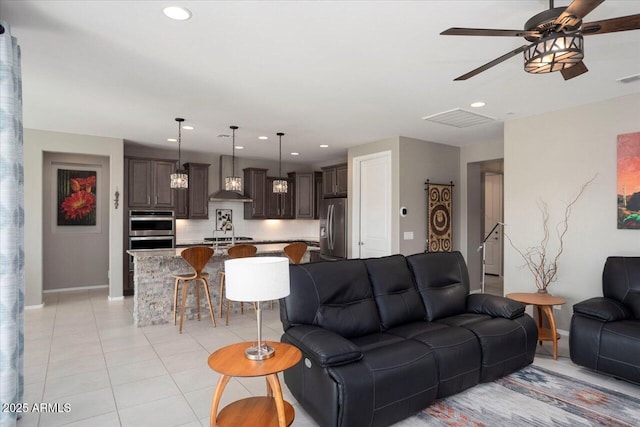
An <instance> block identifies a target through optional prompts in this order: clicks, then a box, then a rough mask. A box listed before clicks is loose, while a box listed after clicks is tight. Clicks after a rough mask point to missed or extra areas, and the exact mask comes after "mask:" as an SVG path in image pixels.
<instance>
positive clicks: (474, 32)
mask: <svg viewBox="0 0 640 427" xmlns="http://www.w3.org/2000/svg"><path fill="white" fill-rule="evenodd" d="M440 35H441V36H499V37H541V36H542V34H540V32H539V31H527V30H497V29H489V28H458V27H453V28H449V29H448V30H444V31H443V32H441V33H440Z"/></svg>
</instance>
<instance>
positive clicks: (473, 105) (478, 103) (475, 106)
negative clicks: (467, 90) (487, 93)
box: [469, 101, 487, 108]
mask: <svg viewBox="0 0 640 427" xmlns="http://www.w3.org/2000/svg"><path fill="white" fill-rule="evenodd" d="M485 105H487V104H485V103H484V102H482V101H476V102H472V103H471V104H469V106H470V107H473V108H480V107H484V106H485Z"/></svg>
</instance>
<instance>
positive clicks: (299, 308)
mask: <svg viewBox="0 0 640 427" xmlns="http://www.w3.org/2000/svg"><path fill="white" fill-rule="evenodd" d="M289 272H290V275H289V277H290V284H291V290H290V294H289V295H288V296H287V297H285V298H284V302H283V304H282V306H281V309H280V318H281V320H282V323H283V325H284V328H285V330H286V329H288V328H290V327H291V326H294V325H304V324H306V325H314V326H319V327H321V328H325V329H328V330H330V331H332V332H335V333H337V334H339V335H342V336H343V337H345V338H351V337H359V336H362V335H368V334H371V333H375V332H379V331H380V318H379V317H378V310H377V309H376V305H375V302H374V299H373V291H372V288H371V283H369V275H368V273H367V269H366V267H365V265H364V262H363V261H362V260H344V261H333V262H331V261H327V262H318V263H312V264H299V265H291V266H290V269H289Z"/></svg>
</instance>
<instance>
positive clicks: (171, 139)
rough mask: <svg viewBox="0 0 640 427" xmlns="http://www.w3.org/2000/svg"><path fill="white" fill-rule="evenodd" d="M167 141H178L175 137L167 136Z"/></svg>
mask: <svg viewBox="0 0 640 427" xmlns="http://www.w3.org/2000/svg"><path fill="white" fill-rule="evenodd" d="M167 141H169V142H178V140H177V139H175V138H167Z"/></svg>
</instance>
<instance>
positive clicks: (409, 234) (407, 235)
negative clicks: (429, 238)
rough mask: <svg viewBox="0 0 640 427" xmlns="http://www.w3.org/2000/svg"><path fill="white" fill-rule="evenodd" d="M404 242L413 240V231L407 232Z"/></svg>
mask: <svg viewBox="0 0 640 427" xmlns="http://www.w3.org/2000/svg"><path fill="white" fill-rule="evenodd" d="M404 240H413V231H405V232H404Z"/></svg>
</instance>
